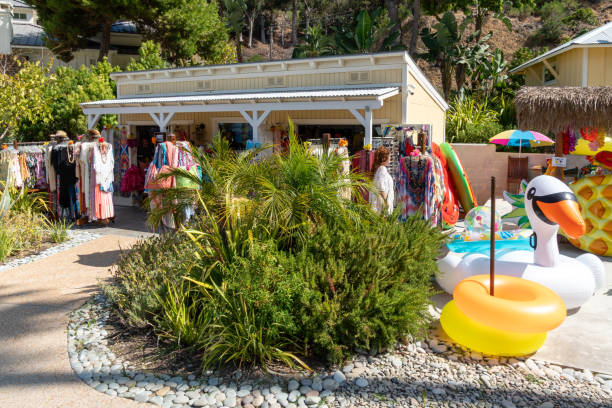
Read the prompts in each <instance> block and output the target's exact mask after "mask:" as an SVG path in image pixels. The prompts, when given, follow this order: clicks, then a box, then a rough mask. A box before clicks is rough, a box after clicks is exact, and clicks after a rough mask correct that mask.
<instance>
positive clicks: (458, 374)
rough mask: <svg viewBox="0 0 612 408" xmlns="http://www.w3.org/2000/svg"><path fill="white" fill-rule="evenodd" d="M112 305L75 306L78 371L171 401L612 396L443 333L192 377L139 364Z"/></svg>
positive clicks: (98, 300)
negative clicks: (268, 370)
mask: <svg viewBox="0 0 612 408" xmlns="http://www.w3.org/2000/svg"><path fill="white" fill-rule="evenodd" d="M110 306H111V305H110V303H109V301H108V300H107V299H106V298H104V297H103V296H102V295H95V296H94V297H93V298H92V300H90V301H88V302H87V303H85V304H84V305H83V306H82V307H80V308H79V309H77V310H75V311H74V312H73V313H72V314H71V316H70V322H69V324H68V355H69V360H70V364H71V366H72V368H73V370H74V371H75V373H76V374H77V375H78V376H79V377H80V378H81V379H82V380H83V381H84V382H85V383H87V384H88V385H89V386H91V387H92V388H95V389H96V390H97V391H99V392H102V393H105V394H107V395H110V396H115V397H116V396H118V397H123V398H129V399H133V400H135V401H139V402H149V403H151V404H155V405H157V406H162V407H164V408H186V407H189V406H193V407H222V406H223V407H228V408H233V407H239V406H243V407H245V408H255V407H262V408H280V407H281V406H282V407H287V408H289V407H290V408H295V407H302V408H303V407H312V406H318V407H320V408H327V407H328V406H334V407H335V406H339V407H353V406H387V405H388V402H389V403H392V405H391V406H398V404H399V406H421V405H422V402H424V401H427V403H428V406H429V405H438V404H436V403H439V405H444V406H447V404H448V402H449V401H452V402H453V406H474V404H476V403H480V402H483V400H486V401H487V402H488V403H489V404H488V405H486V406H491V404H493V406H499V405H501V406H502V407H504V408H512V407H516V406H517V405H518V406H526V407H534V406H538V407H541V408H552V407H554V406H559V405H560V406H572V407H573V406H593V405H592V403H593V400H595V401H597V402H596V405H599V404H600V403H599V401H601V406H605V405H606V404H608V403H609V401H610V398H612V376H608V375H603V374H595V375H594V374H593V373H591V372H590V371H589V370H584V371H579V370H574V369H571V368H568V367H565V368H564V367H560V366H555V365H552V364H549V363H546V362H543V361H540V360H535V359H513V358H510V359H506V358H500V359H496V358H487V357H485V356H482V355H481V354H479V353H473V352H472V353H470V352H469V351H466V350H463V349H461V348H460V347H457V346H455V345H451V344H447V343H444V342H443V341H440V340H439V339H432V340H430V341H428V342H418V341H417V342H413V343H409V344H407V345H398V347H397V348H396V350H394V351H393V353H388V354H384V355H379V356H367V355H364V354H361V355H357V356H355V357H354V358H353V359H352V361H350V362H348V363H347V364H346V365H345V366H344V367H343V368H342V370H336V371H328V372H318V373H314V374H313V375H311V376H309V377H303V378H300V379H290V380H289V381H287V380H286V379H283V378H279V377H273V376H269V377H267V378H266V379H264V380H263V381H259V382H256V383H253V382H249V381H243V382H241V376H242V373H241V372H240V371H239V370H238V371H236V372H234V373H233V375H232V376H231V377H225V378H221V377H219V376H218V373H216V372H212V371H208V372H206V373H204V374H205V375H204V376H203V377H200V378H196V377H195V376H193V375H190V376H188V377H187V378H186V379H184V378H182V377H180V376H175V377H172V376H170V375H167V374H153V373H144V372H142V373H139V372H136V371H135V369H134V368H133V367H132V366H131V364H130V362H129V361H122V359H121V358H119V357H117V356H116V355H115V354H114V353H113V352H112V351H111V350H110V349H109V347H108V341H107V340H106V339H105V337H106V336H107V335H108V333H107V331H106V330H105V329H104V326H105V325H106V323H107V319H108V318H109V316H110V313H111V312H110ZM406 377H407V379H406V380H404V382H401V381H400V379H402V378H406ZM521 392H523V394H521ZM555 393H561V395H554V394H555ZM525 395H528V396H525ZM577 401H578V403H577ZM580 401H586V402H585V404H586V405H581V403H580ZM515 404H516V405H515Z"/></svg>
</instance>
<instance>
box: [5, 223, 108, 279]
mask: <svg viewBox="0 0 612 408" xmlns="http://www.w3.org/2000/svg"><path fill="white" fill-rule="evenodd" d="M100 236H101V235H100V234H96V233H95V232H89V231H81V230H78V231H77V230H68V237H69V239H68V241H66V242H64V243H61V244H57V245H53V246H52V247H49V248H47V249H45V250H43V251H40V252H38V253H36V254H32V255H29V256H25V257H23V258H16V259H12V260H10V261H8V262H6V263H3V264H0V272H2V271H6V270H8V269H12V268H14V267H16V266H19V265H24V264H27V263H30V262H34V261H37V260H39V259H42V258H46V257H48V256H51V255H54V254H57V253H58V252H62V251H65V250H67V249H70V248H73V247H75V246H78V245H81V244H83V243H85V242H87V241H91V240H92V239H96V238H99V237H100Z"/></svg>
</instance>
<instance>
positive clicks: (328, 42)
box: [292, 25, 333, 58]
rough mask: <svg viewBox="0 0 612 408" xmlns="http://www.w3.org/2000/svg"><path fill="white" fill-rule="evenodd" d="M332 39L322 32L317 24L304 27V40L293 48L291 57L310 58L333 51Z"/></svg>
mask: <svg viewBox="0 0 612 408" xmlns="http://www.w3.org/2000/svg"><path fill="white" fill-rule="evenodd" d="M332 42H333V41H332V39H331V38H329V37H327V36H325V35H324V34H323V29H322V28H321V26H319V25H313V26H310V27H308V28H307V29H306V35H305V36H304V40H303V41H302V42H300V43H299V44H298V45H297V46H296V47H295V48H294V49H293V55H292V58H311V57H318V56H321V55H329V54H332V53H333V49H332Z"/></svg>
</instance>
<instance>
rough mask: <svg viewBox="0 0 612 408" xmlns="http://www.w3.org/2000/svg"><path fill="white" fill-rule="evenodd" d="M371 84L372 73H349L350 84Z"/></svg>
mask: <svg viewBox="0 0 612 408" xmlns="http://www.w3.org/2000/svg"><path fill="white" fill-rule="evenodd" d="M368 82H370V71H361V72H349V73H348V83H349V84H364V83H368Z"/></svg>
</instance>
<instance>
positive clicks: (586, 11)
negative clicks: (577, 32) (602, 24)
mask: <svg viewBox="0 0 612 408" xmlns="http://www.w3.org/2000/svg"><path fill="white" fill-rule="evenodd" d="M561 21H562V22H563V23H564V24H567V25H568V26H570V27H573V28H576V27H578V26H580V25H583V24H588V25H591V26H594V25H598V24H599V19H598V18H597V16H596V15H595V12H594V11H593V9H592V8H590V7H581V8H579V9H576V10H574V11H573V12H572V13H571V14H569V15H568V16H566V17H564V18H563V19H562V20H561Z"/></svg>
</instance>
